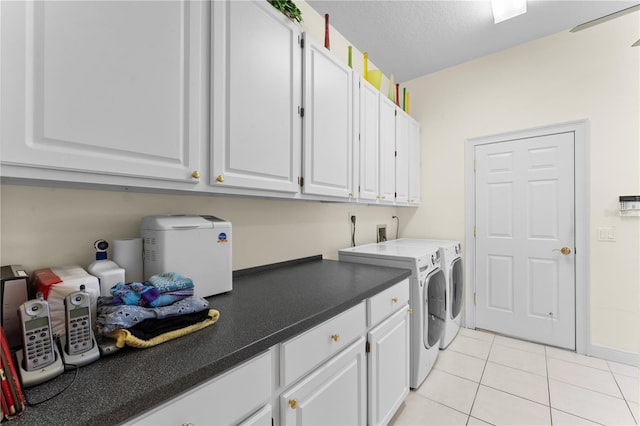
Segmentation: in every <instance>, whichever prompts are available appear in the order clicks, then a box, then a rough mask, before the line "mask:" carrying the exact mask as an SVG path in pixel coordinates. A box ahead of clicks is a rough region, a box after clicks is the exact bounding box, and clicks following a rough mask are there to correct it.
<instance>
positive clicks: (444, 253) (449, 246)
mask: <svg viewBox="0 0 640 426" xmlns="http://www.w3.org/2000/svg"><path fill="white" fill-rule="evenodd" d="M383 244H385V245H390V246H398V247H425V248H430V247H434V246H435V247H438V249H439V251H440V260H441V262H442V269H443V271H444V274H445V276H446V278H447V289H446V306H447V308H446V309H447V312H446V320H445V323H446V325H445V330H444V333H443V336H442V339H440V348H441V349H444V348H446V347H447V346H449V344H450V343H451V342H452V341H453V339H454V338H455V337H456V335H457V334H458V331H459V330H460V326H461V324H462V308H463V306H464V297H463V291H464V281H463V276H462V257H461V246H460V242H459V241H454V240H432V239H419V238H400V239H397V240H390V241H387V242H385V243H383Z"/></svg>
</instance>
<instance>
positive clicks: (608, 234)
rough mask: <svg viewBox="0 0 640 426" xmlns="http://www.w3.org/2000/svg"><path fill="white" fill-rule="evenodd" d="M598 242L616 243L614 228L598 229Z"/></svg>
mask: <svg viewBox="0 0 640 426" xmlns="http://www.w3.org/2000/svg"><path fill="white" fill-rule="evenodd" d="M598 241H607V242H615V241H616V228H614V227H600V228H598Z"/></svg>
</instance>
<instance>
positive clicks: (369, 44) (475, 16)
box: [307, 0, 640, 82]
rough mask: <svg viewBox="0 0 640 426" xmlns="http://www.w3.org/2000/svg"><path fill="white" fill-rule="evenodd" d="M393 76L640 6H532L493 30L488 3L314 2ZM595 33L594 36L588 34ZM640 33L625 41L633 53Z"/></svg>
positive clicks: (543, 0) (595, 0)
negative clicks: (633, 44)
mask: <svg viewBox="0 0 640 426" xmlns="http://www.w3.org/2000/svg"><path fill="white" fill-rule="evenodd" d="M307 3H308V4H309V5H310V6H311V7H312V8H313V9H315V10H316V11H317V12H318V13H320V14H321V15H323V16H324V14H325V13H328V14H329V22H330V24H331V25H332V26H333V27H334V28H335V29H336V30H338V31H339V32H340V33H342V35H343V36H344V37H345V38H346V39H347V40H349V41H350V42H351V43H352V44H353V45H354V46H356V47H357V48H358V50H361V51H363V52H365V51H366V52H369V59H370V60H371V61H372V62H373V63H375V64H376V65H377V66H378V67H379V68H380V69H381V70H382V71H383V72H384V73H385V74H387V75H389V74H391V73H393V74H394V76H395V78H396V81H399V82H402V81H408V80H411V79H413V78H416V77H419V76H422V75H425V74H429V73H432V72H435V71H438V70H441V69H444V68H447V67H450V66H453V65H457V64H460V63H463V62H466V61H469V60H472V59H475V58H479V57H481V56H484V55H487V54H490V53H494V52H497V51H500V50H503V49H506V48H509V47H512V46H515V45H518V44H521V43H525V42H528V41H531V40H534V39H537V38H540V37H544V36H547V35H550V34H554V33H558V32H561V31H566V30H570V29H571V28H573V27H575V26H576V25H579V24H582V23H585V22H588V21H591V20H593V19H597V18H600V17H602V16H605V15H608V14H611V13H614V12H617V11H619V10H622V9H625V8H627V7H630V6H634V5H637V4H640V1H639V0H586V1H583V0H566V1H552V0H528V5H527V13H525V14H524V15H520V16H518V17H515V18H513V19H510V20H508V21H504V22H501V23H499V24H494V23H493V15H492V12H491V2H490V1H485V0H475V1H471V0H467V1H455V0H413V1H407V0H394V1H389V0H342V1H336V0H307ZM636 13H638V12H636ZM585 31H589V30H585ZM638 37H640V29H639V31H638V34H632V35H630V38H629V40H621V42H622V43H628V44H629V46H631V44H632V43H634V42H635V41H636V40H637V39H638Z"/></svg>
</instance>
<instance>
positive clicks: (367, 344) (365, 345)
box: [364, 340, 371, 353]
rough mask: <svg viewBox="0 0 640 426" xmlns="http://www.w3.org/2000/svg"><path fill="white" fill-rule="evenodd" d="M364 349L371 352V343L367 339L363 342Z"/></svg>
mask: <svg viewBox="0 0 640 426" xmlns="http://www.w3.org/2000/svg"><path fill="white" fill-rule="evenodd" d="M364 351H365V352H367V353H369V352H371V343H369V341H368V340H367V341H366V342H365V344H364Z"/></svg>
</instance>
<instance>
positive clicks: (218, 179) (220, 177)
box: [216, 175, 224, 182]
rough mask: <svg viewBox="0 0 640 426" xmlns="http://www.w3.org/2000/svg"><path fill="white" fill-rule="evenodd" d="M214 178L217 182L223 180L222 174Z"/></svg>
mask: <svg viewBox="0 0 640 426" xmlns="http://www.w3.org/2000/svg"><path fill="white" fill-rule="evenodd" d="M216 180H217V181H218V182H224V176H222V175H218V177H216Z"/></svg>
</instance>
